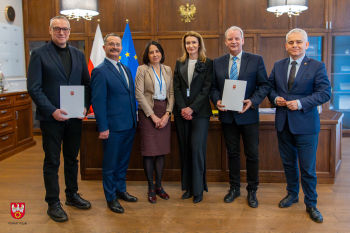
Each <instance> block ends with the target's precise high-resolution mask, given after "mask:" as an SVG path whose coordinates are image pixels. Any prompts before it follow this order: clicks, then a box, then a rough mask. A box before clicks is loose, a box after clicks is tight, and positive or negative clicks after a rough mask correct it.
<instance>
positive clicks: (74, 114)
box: [60, 86, 85, 118]
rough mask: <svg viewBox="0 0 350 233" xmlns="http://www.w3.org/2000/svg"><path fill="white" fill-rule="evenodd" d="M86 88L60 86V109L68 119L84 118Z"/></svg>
mask: <svg viewBox="0 0 350 233" xmlns="http://www.w3.org/2000/svg"><path fill="white" fill-rule="evenodd" d="M84 88H85V87H84V86H60V109H62V110H64V111H66V112H67V113H68V115H63V116H64V117H67V118H78V117H84Z"/></svg>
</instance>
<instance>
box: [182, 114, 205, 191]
mask: <svg viewBox="0 0 350 233" xmlns="http://www.w3.org/2000/svg"><path fill="white" fill-rule="evenodd" d="M175 127H176V135H177V141H178V144H179V152H180V163H181V187H182V190H188V191H191V192H192V195H194V196H199V195H200V194H202V193H203V191H204V190H205V191H207V192H208V186H207V178H206V170H207V138H208V130H209V117H206V118H197V119H192V120H190V121H188V120H185V119H183V118H182V117H178V116H176V117H175Z"/></svg>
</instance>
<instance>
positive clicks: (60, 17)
mask: <svg viewBox="0 0 350 233" xmlns="http://www.w3.org/2000/svg"><path fill="white" fill-rule="evenodd" d="M55 19H64V20H66V21H67V22H68V27H69V28H70V23H69V20H68V19H67V18H66V17H64V16H62V15H58V16H55V17H53V18H52V19H51V20H50V27H52V22H53V21H54V20H55Z"/></svg>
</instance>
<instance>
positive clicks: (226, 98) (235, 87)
mask: <svg viewBox="0 0 350 233" xmlns="http://www.w3.org/2000/svg"><path fill="white" fill-rule="evenodd" d="M246 87H247V81H245V80H230V79H225V85H224V93H223V95H222V102H221V104H223V105H225V107H224V108H223V109H226V110H231V111H238V112H240V111H242V110H243V100H244V96H245V89H246Z"/></svg>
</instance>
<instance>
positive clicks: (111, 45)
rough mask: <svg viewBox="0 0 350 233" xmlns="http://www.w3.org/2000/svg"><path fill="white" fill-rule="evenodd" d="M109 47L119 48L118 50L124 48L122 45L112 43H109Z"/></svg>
mask: <svg viewBox="0 0 350 233" xmlns="http://www.w3.org/2000/svg"><path fill="white" fill-rule="evenodd" d="M107 45H108V46H109V47H118V48H119V47H122V45H121V44H114V43H112V42H111V43H108V44H107Z"/></svg>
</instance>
